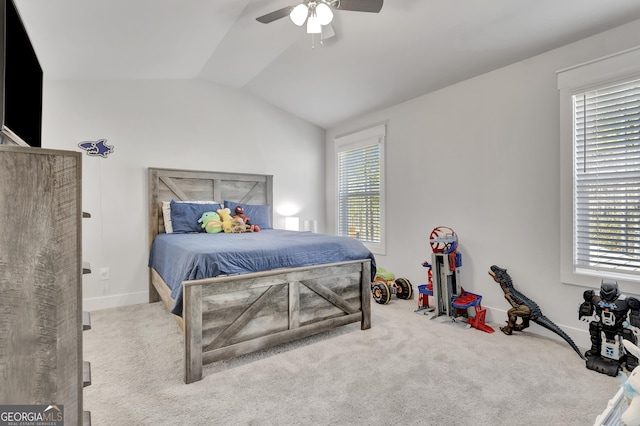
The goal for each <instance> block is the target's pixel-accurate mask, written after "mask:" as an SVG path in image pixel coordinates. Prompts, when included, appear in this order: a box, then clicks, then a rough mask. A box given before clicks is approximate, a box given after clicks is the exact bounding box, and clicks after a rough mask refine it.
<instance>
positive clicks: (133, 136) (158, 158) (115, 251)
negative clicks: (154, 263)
mask: <svg viewBox="0 0 640 426" xmlns="http://www.w3.org/2000/svg"><path fill="white" fill-rule="evenodd" d="M43 115H44V116H43V146H44V147H46V148H59V149H68V150H76V151H80V148H79V147H78V143H80V142H83V141H96V140H98V139H101V138H106V139H107V143H108V144H109V145H113V146H114V152H113V153H112V154H111V155H110V156H108V157H107V158H101V157H89V156H86V155H83V190H82V193H83V210H85V211H87V212H89V213H91V215H92V217H91V218H90V219H84V220H83V239H82V240H83V257H84V259H85V260H86V261H89V262H90V263H91V266H92V270H93V273H92V274H90V275H85V277H84V286H83V296H84V300H85V309H88V310H93V309H99V308H107V307H113V306H119V305H124V304H133V303H145V302H146V301H147V297H148V296H147V295H148V268H147V259H148V253H149V245H148V221H147V216H148V213H147V193H146V188H147V168H148V167H169V168H188V169H193V170H213V171H232V172H250V173H262V174H272V175H274V210H275V211H276V212H275V217H274V225H275V226H276V227H284V218H283V217H282V216H281V215H279V214H278V213H277V211H278V209H279V208H280V207H282V206H283V205H285V204H289V203H291V204H295V205H297V206H298V207H299V209H300V211H299V212H298V214H297V215H298V216H299V217H300V219H301V224H302V223H303V220H305V219H315V220H318V222H319V223H320V224H323V223H324V208H325V206H324V202H323V196H324V193H325V187H324V185H325V182H324V172H325V164H324V137H325V135H324V130H323V129H320V128H318V127H316V126H313V125H311V124H309V123H307V122H305V121H302V120H300V119H298V118H294V117H292V116H290V115H289V114H287V113H284V112H283V111H281V110H279V109H276V108H274V107H272V106H269V105H267V104H265V103H263V102H261V101H258V100H256V99H255V98H253V97H250V96H247V95H244V94H242V93H241V92H239V91H236V90H233V89H229V88H225V87H221V86H217V85H214V84H210V83H206V82H197V81H186V80H175V81H147V82H141V81H112V82H78V81H74V82H54V81H46V82H45V91H44V112H43ZM321 230H322V229H321ZM103 267H108V268H109V271H110V279H109V280H106V281H103V280H100V277H99V275H100V269H101V268H103Z"/></svg>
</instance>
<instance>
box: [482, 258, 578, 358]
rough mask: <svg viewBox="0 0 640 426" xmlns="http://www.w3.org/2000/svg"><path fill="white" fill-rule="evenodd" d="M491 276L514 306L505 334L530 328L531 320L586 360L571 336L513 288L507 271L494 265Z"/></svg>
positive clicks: (509, 312) (490, 270)
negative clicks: (554, 334)
mask: <svg viewBox="0 0 640 426" xmlns="http://www.w3.org/2000/svg"><path fill="white" fill-rule="evenodd" d="M489 275H491V276H492V277H493V280H494V281H495V282H497V283H498V284H500V287H501V288H502V291H503V293H504V298H505V299H507V302H509V304H510V305H511V306H512V308H511V309H509V310H508V311H507V315H508V316H509V321H507V325H506V326H504V327H500V330H501V331H502V332H503V333H504V334H507V335H510V334H512V333H513V330H515V331H522V330H524V329H525V328H527V327H529V320H531V321H533V322H535V323H536V324H538V325H541V326H542V327H544V328H546V329H547V330H550V331H553V332H554V333H556V334H557V335H558V336H560V337H562V338H563V339H564V340H565V341H566V342H567V343H568V344H569V345H571V347H572V348H573V350H574V351H576V353H577V354H578V355H579V356H580V358H582V359H585V357H584V355H582V352H580V349H578V346H577V345H576V344H575V343H574V342H573V340H572V339H571V337H569V335H567V333H565V332H564V331H563V330H562V329H561V328H560V327H558V326H557V325H556V324H555V323H554V322H553V321H551V320H550V319H549V318H547V317H546V316H544V315H543V314H542V311H541V310H540V306H538V304H537V303H536V302H534V301H533V300H531V299H529V298H528V297H527V296H525V295H524V294H522V293H520V292H519V291H518V290H516V289H515V288H514V287H513V281H511V277H510V276H509V274H507V270H506V269H504V268H500V267H499V266H496V265H492V266H491V268H490V269H489ZM518 318H521V320H522V321H521V322H520V323H517V320H518Z"/></svg>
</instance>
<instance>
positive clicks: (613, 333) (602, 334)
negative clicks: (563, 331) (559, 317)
mask: <svg viewBox="0 0 640 426" xmlns="http://www.w3.org/2000/svg"><path fill="white" fill-rule="evenodd" d="M627 317H628V318H627ZM578 318H579V319H580V320H582V321H588V322H590V324H589V334H590V336H591V349H589V350H588V351H587V352H585V356H586V357H587V368H588V369H590V370H594V371H597V372H599V373H603V374H607V375H609V376H616V375H617V374H618V371H620V369H621V368H622V365H623V364H625V366H626V369H627V370H628V371H632V370H633V369H634V368H635V367H636V366H637V365H638V358H636V357H635V356H633V355H631V354H625V351H624V345H623V344H622V340H623V339H624V340H629V341H630V342H631V343H634V344H635V343H636V342H637V337H636V334H635V333H637V331H638V327H640V300H638V299H636V298H634V297H627V296H625V295H624V294H621V293H620V290H619V289H618V283H617V282H616V281H606V280H602V283H601V285H600V293H599V294H596V293H595V291H594V290H587V291H585V292H584V302H582V304H581V305H580V310H579V314H578Z"/></svg>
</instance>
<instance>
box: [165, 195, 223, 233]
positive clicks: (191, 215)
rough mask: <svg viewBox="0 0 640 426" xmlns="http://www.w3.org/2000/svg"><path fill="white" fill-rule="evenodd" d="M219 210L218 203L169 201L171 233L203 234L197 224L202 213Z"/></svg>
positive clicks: (202, 230) (199, 225)
mask: <svg viewBox="0 0 640 426" xmlns="http://www.w3.org/2000/svg"><path fill="white" fill-rule="evenodd" d="M220 208H222V206H221V205H220V204H218V203H211V204H202V203H185V202H181V203H176V202H175V201H174V200H171V224H172V225H173V232H175V233H188V232H205V230H204V229H202V226H201V224H200V223H198V219H200V217H201V216H202V213H204V212H215V211H216V210H218V209H220Z"/></svg>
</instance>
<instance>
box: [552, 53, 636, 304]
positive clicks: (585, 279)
mask: <svg viewBox="0 0 640 426" xmlns="http://www.w3.org/2000/svg"><path fill="white" fill-rule="evenodd" d="M639 64H640V46H639V47H636V48H632V49H628V50H625V51H623V52H619V53H616V54H612V55H608V56H606V57H603V58H600V59H596V60H594V61H590V62H586V63H583V64H580V65H577V66H574V67H570V68H566V69H563V70H560V71H558V72H557V78H558V90H559V95H560V275H561V280H562V282H563V283H566V284H574V285H580V286H586V287H597V286H599V284H600V280H601V279H603V278H610V279H614V280H616V281H618V284H619V286H620V287H621V289H622V290H626V291H632V292H637V291H638V284H640V275H636V274H632V273H621V272H615V271H611V270H608V269H605V270H598V269H585V268H580V266H578V265H576V264H575V258H574V253H575V252H574V250H575V245H574V244H575V235H576V223H575V213H574V200H575V196H576V195H575V192H574V191H575V182H574V177H575V164H576V162H575V157H574V126H575V121H574V114H573V96H574V95H578V94H582V93H585V92H588V91H591V90H595V89H598V88H604V87H607V86H610V85H613V84H616V83H622V82H625V81H630V80H634V79H638V78H640V65H639Z"/></svg>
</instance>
